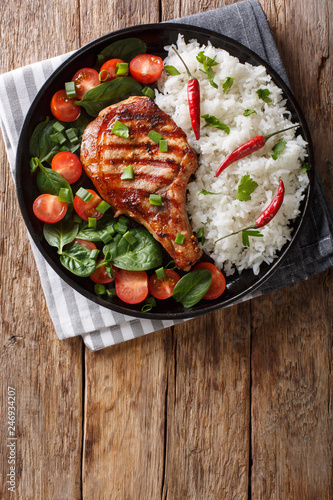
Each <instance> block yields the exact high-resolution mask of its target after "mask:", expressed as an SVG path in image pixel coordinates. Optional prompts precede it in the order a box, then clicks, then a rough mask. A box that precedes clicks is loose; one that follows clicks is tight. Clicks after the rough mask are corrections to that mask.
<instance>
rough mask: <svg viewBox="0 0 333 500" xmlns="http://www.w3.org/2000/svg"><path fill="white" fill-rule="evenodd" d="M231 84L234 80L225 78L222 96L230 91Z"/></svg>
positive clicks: (228, 77)
mask: <svg viewBox="0 0 333 500" xmlns="http://www.w3.org/2000/svg"><path fill="white" fill-rule="evenodd" d="M233 83H234V79H233V78H231V77H230V76H227V78H226V79H225V80H224V82H223V84H222V87H223V94H225V93H226V92H227V91H228V90H229V89H230V87H231V86H232V84H233Z"/></svg>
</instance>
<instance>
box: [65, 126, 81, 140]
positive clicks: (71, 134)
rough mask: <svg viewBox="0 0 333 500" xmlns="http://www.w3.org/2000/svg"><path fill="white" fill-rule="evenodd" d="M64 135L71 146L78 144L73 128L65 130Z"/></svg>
mask: <svg viewBox="0 0 333 500" xmlns="http://www.w3.org/2000/svg"><path fill="white" fill-rule="evenodd" d="M66 135H67V137H68V139H69V141H70V142H71V143H72V144H76V143H77V142H79V140H80V139H79V138H78V136H77V131H76V129H75V128H73V127H71V128H68V129H67V130H66Z"/></svg>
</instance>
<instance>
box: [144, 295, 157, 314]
mask: <svg viewBox="0 0 333 500" xmlns="http://www.w3.org/2000/svg"><path fill="white" fill-rule="evenodd" d="M153 307H156V300H155V298H154V297H148V298H147V299H146V300H145V304H144V305H143V306H142V308H141V311H142V312H149V311H151V310H152V308H153Z"/></svg>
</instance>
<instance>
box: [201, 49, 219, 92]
mask: <svg viewBox="0 0 333 500" xmlns="http://www.w3.org/2000/svg"><path fill="white" fill-rule="evenodd" d="M215 59H216V56H215V57H214V59H212V58H211V57H208V56H206V55H205V53H204V52H203V51H201V52H199V54H198V55H197V61H198V62H199V63H200V64H202V65H203V69H200V71H202V72H203V73H205V74H206V75H207V77H208V80H209V83H210V84H211V86H212V87H214V88H215V89H217V88H218V85H217V83H215V82H214V71H213V70H212V66H217V65H218V64H219V63H218V62H216V61H215Z"/></svg>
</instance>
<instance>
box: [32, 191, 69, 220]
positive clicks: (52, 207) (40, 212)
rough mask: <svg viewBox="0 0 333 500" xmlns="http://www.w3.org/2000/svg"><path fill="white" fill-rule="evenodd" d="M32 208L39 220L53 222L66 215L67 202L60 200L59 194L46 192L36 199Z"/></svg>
mask: <svg viewBox="0 0 333 500" xmlns="http://www.w3.org/2000/svg"><path fill="white" fill-rule="evenodd" d="M32 210H33V212H34V214H35V216H36V217H37V218H38V219H39V220H42V221H43V222H48V223H49V224H53V223H54V222H59V221H60V220H61V219H62V218H63V217H65V214H66V212H67V204H66V203H65V202H64V201H59V200H58V196H55V195H53V194H47V193H44V194H41V195H40V196H38V198H36V199H35V201H34V202H33V205H32Z"/></svg>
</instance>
